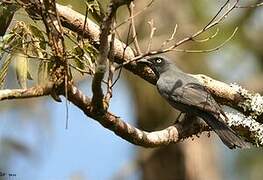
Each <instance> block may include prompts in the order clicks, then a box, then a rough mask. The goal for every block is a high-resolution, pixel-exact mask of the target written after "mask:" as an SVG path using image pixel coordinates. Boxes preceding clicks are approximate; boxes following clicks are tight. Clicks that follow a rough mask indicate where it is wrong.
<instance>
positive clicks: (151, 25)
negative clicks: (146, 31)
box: [146, 19, 156, 53]
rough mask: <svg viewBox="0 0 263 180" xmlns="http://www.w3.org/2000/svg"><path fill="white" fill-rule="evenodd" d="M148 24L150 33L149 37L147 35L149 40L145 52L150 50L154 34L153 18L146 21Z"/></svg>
mask: <svg viewBox="0 0 263 180" xmlns="http://www.w3.org/2000/svg"><path fill="white" fill-rule="evenodd" d="M148 24H149V25H150V28H151V33H150V37H149V42H148V46H147V50H146V53H148V52H150V50H151V47H152V40H153V36H154V33H155V31H156V27H154V22H153V19H151V21H148Z"/></svg>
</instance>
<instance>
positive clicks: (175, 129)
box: [68, 85, 208, 147]
mask: <svg viewBox="0 0 263 180" xmlns="http://www.w3.org/2000/svg"><path fill="white" fill-rule="evenodd" d="M68 98H69V99H68V100H69V101H71V102H72V103H73V104H74V105H76V106H77V107H78V108H79V109H81V110H82V111H83V112H84V113H85V114H86V115H87V116H89V117H91V118H93V119H94V120H96V121H98V122H99V123H100V124H101V125H103V126H104V127H105V128H107V129H109V130H111V131H113V132H114V133H115V134H116V135H118V136H120V137H121V138H123V139H125V140H127V141H129V142H131V143H132V144H135V145H140V146H144V147H155V146H161V145H165V144H169V143H177V142H179V141H180V140H182V139H185V138H187V137H189V136H192V135H195V134H198V133H200V132H202V131H205V130H208V128H207V126H204V124H202V123H200V122H199V121H193V119H190V118H188V119H187V121H183V122H181V123H178V124H175V125H174V126H169V127H168V128H165V129H163V130H160V131H154V132H146V131H142V130H140V129H137V128H135V127H133V126H132V125H130V124H128V123H126V122H125V121H124V120H122V119H121V118H120V117H118V116H116V115H114V114H113V113H111V112H108V111H107V112H105V113H104V114H98V113H96V112H94V111H93V110H92V109H93V106H92V103H91V102H92V101H91V99H90V98H89V97H87V96H86V95H85V94H84V93H82V92H81V91H80V90H79V89H78V88H77V87H75V86H72V85H69V87H68ZM191 118H194V117H191ZM191 122H194V123H191Z"/></svg>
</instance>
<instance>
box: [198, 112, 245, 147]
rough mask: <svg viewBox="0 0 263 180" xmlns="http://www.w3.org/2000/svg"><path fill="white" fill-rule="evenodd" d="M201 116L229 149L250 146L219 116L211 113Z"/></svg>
mask: <svg viewBox="0 0 263 180" xmlns="http://www.w3.org/2000/svg"><path fill="white" fill-rule="evenodd" d="M202 117H203V119H204V120H205V122H206V123H207V124H208V125H209V126H210V127H211V128H212V129H213V130H214V131H215V133H216V134H217V135H218V136H219V138H220V139H221V140H222V141H223V143H224V144H225V145H227V146H228V147H229V148H230V149H234V148H236V147H238V148H249V147H250V143H248V142H246V141H245V140H243V139H242V138H241V137H240V136H239V135H237V133H236V132H235V131H234V130H232V129H231V128H230V127H228V126H227V125H226V124H225V123H224V120H223V119H222V118H221V117H218V118H217V117H215V116H214V115H213V114H208V113H205V114H203V116H202Z"/></svg>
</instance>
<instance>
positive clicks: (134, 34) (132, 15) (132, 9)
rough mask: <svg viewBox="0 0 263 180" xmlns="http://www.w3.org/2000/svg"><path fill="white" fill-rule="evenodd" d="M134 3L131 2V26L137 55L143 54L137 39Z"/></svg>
mask: <svg viewBox="0 0 263 180" xmlns="http://www.w3.org/2000/svg"><path fill="white" fill-rule="evenodd" d="M134 6H135V5H134V3H133V2H131V4H130V6H129V12H130V18H131V22H130V23H131V26H132V37H133V38H134V46H135V50H136V54H138V55H139V54H142V52H141V49H140V46H139V43H138V39H137V32H136V28H135V23H134Z"/></svg>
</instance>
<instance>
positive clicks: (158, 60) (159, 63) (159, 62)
mask: <svg viewBox="0 0 263 180" xmlns="http://www.w3.org/2000/svg"><path fill="white" fill-rule="evenodd" d="M138 62H139V63H144V64H146V65H147V66H149V67H150V68H151V69H152V70H153V72H154V73H155V75H156V76H157V77H158V78H159V77H160V75H161V74H162V73H163V72H165V71H166V70H168V68H169V67H170V65H171V64H172V62H171V61H170V60H169V59H168V58H166V57H163V56H152V57H146V58H142V59H140V60H138Z"/></svg>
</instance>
